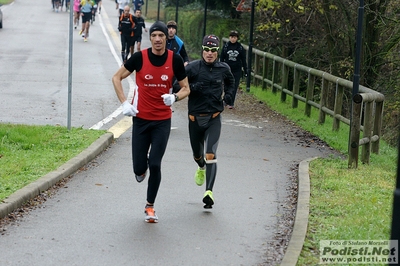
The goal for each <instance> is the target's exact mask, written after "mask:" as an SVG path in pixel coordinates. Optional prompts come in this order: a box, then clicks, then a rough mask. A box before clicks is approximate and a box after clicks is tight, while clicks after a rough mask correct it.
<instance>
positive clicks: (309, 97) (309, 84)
mask: <svg viewBox="0 0 400 266" xmlns="http://www.w3.org/2000/svg"><path fill="white" fill-rule="evenodd" d="M314 86H315V76H314V75H312V74H311V68H310V69H309V70H308V82H307V94H306V108H305V110H304V113H305V115H306V116H308V117H310V116H311V107H312V106H311V104H309V102H308V101H312V100H313V98H314Z"/></svg>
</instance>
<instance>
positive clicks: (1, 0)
mask: <svg viewBox="0 0 400 266" xmlns="http://www.w3.org/2000/svg"><path fill="white" fill-rule="evenodd" d="M11 2H13V0H0V6H1V5H7V4H9V3H11Z"/></svg>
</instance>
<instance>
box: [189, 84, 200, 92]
mask: <svg viewBox="0 0 400 266" xmlns="http://www.w3.org/2000/svg"><path fill="white" fill-rule="evenodd" d="M202 86H203V82H195V83H190V90H191V91H198V92H200V91H201V87H202Z"/></svg>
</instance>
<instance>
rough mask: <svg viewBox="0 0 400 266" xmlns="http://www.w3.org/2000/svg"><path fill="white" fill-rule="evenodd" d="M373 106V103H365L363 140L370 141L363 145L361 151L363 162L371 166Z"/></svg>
mask: <svg viewBox="0 0 400 266" xmlns="http://www.w3.org/2000/svg"><path fill="white" fill-rule="evenodd" d="M372 104H373V102H366V103H365V110H364V130H363V138H366V139H368V142H367V143H365V144H364V145H362V150H361V162H362V163H366V164H369V161H370V160H369V158H370V156H371V141H372V140H371V137H372V122H373V120H372Z"/></svg>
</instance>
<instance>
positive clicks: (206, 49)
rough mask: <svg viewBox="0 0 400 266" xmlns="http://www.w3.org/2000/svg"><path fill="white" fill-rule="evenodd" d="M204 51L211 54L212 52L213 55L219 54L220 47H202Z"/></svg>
mask: <svg viewBox="0 0 400 266" xmlns="http://www.w3.org/2000/svg"><path fill="white" fill-rule="evenodd" d="M202 47H203V51H206V52H209V51H211V52H212V53H215V52H218V50H219V47H208V46H202Z"/></svg>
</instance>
